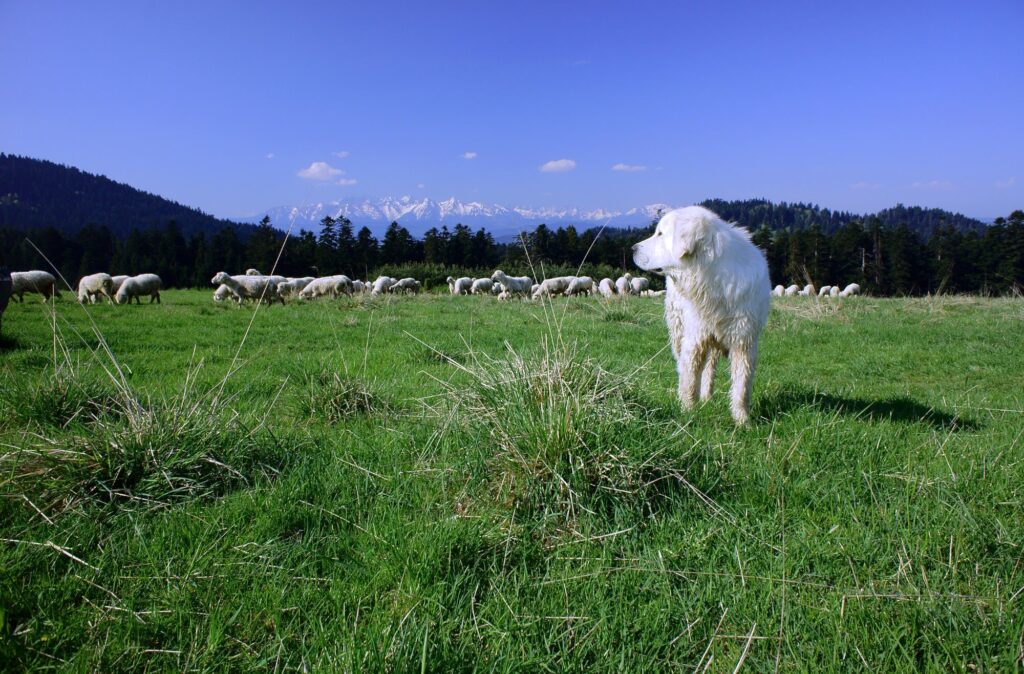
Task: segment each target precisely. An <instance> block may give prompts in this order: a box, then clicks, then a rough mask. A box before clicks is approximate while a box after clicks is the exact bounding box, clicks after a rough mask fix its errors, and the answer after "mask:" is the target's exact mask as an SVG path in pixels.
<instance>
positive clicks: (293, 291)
mask: <svg viewBox="0 0 1024 674" xmlns="http://www.w3.org/2000/svg"><path fill="white" fill-rule="evenodd" d="M308 285H309V283H305V282H303V281H302V279H294V280H292V281H284V282H282V283H278V284H277V294H278V295H280V296H281V297H298V296H299V293H301V292H302V291H303V290H304V289H305V288H306V286H308Z"/></svg>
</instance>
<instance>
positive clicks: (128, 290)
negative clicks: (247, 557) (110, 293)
mask: <svg viewBox="0 0 1024 674" xmlns="http://www.w3.org/2000/svg"><path fill="white" fill-rule="evenodd" d="M163 285H164V282H163V281H161V280H160V277H159V276H157V275H156V274H138V275H137V276H129V277H128V278H126V279H125V280H124V282H122V283H121V287H120V288H119V289H118V291H117V294H116V295H114V301H115V302H117V303H118V304H131V301H132V300H133V299H134V300H135V303H136V304H142V300H141V299H140V298H141V297H142V296H143V295H149V303H150V304H152V303H153V302H156V303H157V304H160V289H161V288H162V287H163Z"/></svg>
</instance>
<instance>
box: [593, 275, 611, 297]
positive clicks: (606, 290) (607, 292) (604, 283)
mask: <svg viewBox="0 0 1024 674" xmlns="http://www.w3.org/2000/svg"><path fill="white" fill-rule="evenodd" d="M597 292H599V293H601V296H602V297H614V296H615V281H613V280H611V279H610V278H603V279H601V282H600V283H598V284H597Z"/></svg>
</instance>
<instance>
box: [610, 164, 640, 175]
mask: <svg viewBox="0 0 1024 674" xmlns="http://www.w3.org/2000/svg"><path fill="white" fill-rule="evenodd" d="M612 170H613V171H623V172H624V173H637V172H638V171H646V170H647V167H646V166H643V165H642V164H623V163H621V162H619V163H618V164H615V165H614V166H612Z"/></svg>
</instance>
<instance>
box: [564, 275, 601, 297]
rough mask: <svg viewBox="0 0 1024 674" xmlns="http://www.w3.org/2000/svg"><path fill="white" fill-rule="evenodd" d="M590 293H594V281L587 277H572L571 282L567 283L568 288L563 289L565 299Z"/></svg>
mask: <svg viewBox="0 0 1024 674" xmlns="http://www.w3.org/2000/svg"><path fill="white" fill-rule="evenodd" d="M592 292H594V279H592V278H590V277H589V276H574V277H572V281H570V282H569V287H568V288H566V289H565V294H566V296H567V297H575V296H576V295H589V294H590V293H592Z"/></svg>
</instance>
